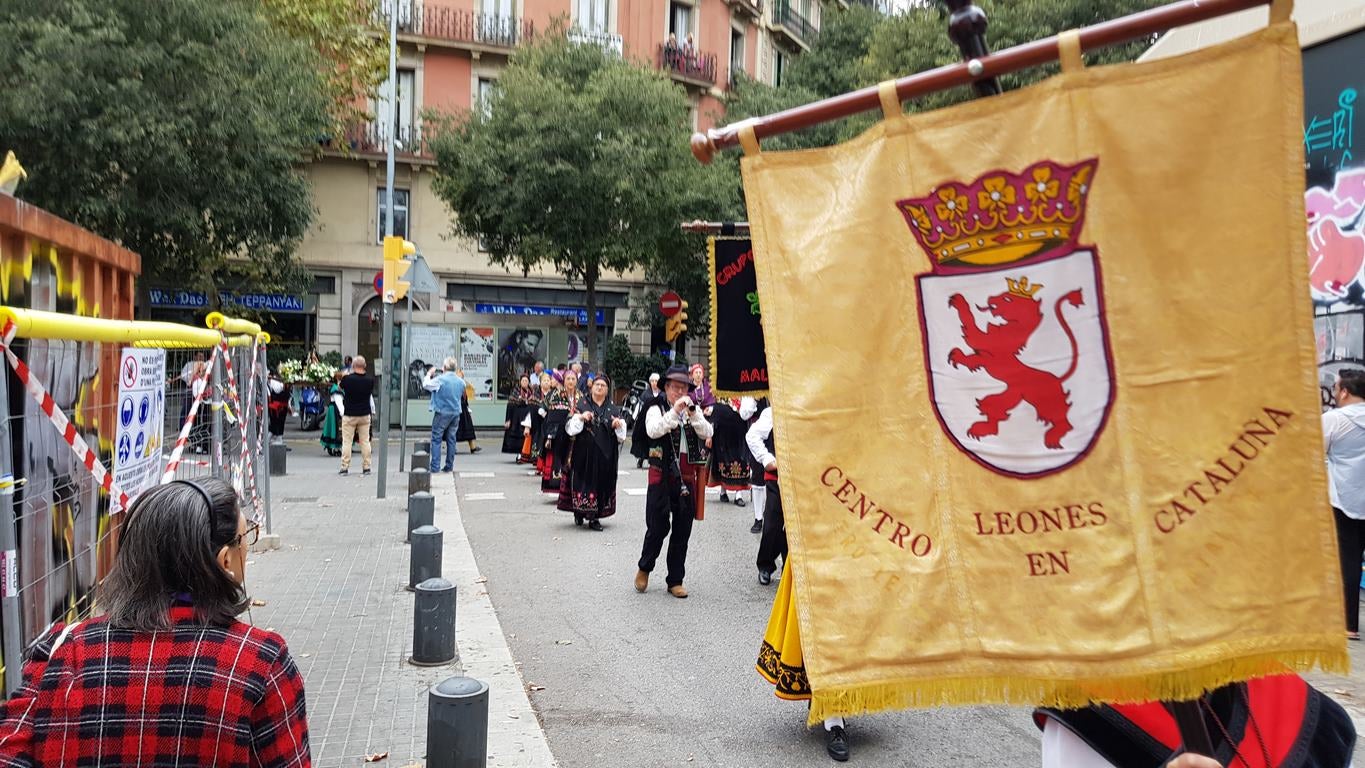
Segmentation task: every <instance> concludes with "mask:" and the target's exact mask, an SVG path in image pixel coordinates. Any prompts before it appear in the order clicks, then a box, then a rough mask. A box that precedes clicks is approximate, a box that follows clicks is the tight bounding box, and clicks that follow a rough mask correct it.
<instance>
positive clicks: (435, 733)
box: [427, 677, 488, 768]
mask: <svg viewBox="0 0 1365 768" xmlns="http://www.w3.org/2000/svg"><path fill="white" fill-rule="evenodd" d="M487 764H488V685H487V684H485V683H483V682H481V681H479V680H475V679H474V678H472V677H448V678H446V679H445V680H442V681H441V682H439V683H437V684H436V685H433V686H432V687H431V691H430V693H428V694H427V768H484V766H486V765H487Z"/></svg>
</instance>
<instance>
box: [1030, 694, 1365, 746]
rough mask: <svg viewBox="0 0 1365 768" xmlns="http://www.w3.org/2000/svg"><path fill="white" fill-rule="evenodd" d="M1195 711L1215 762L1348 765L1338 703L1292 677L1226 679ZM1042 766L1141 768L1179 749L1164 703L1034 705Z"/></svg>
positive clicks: (1352, 735)
mask: <svg viewBox="0 0 1365 768" xmlns="http://www.w3.org/2000/svg"><path fill="white" fill-rule="evenodd" d="M1200 711H1201V712H1202V714H1203V715H1204V722H1205V724H1206V726H1207V728H1208V732H1209V736H1210V739H1211V741H1212V743H1213V748H1214V755H1213V757H1215V758H1217V760H1218V762H1219V763H1220V764H1222V765H1227V766H1238V768H1328V767H1329V766H1331V767H1332V768H1336V766H1345V765H1349V764H1350V762H1351V755H1352V753H1353V752H1354V750H1355V740H1356V730H1355V725H1354V724H1353V723H1352V721H1351V717H1350V716H1349V715H1347V714H1346V711H1345V710H1344V709H1342V708H1341V706H1340V705H1339V704H1337V703H1336V702H1335V701H1332V700H1331V699H1330V698H1328V697H1327V696H1325V695H1323V694H1322V693H1320V692H1319V691H1317V690H1315V689H1314V688H1313V687H1312V686H1310V685H1308V683H1306V682H1304V680H1303V678H1301V677H1299V676H1298V675H1294V674H1284V675H1273V676H1270V677H1262V678H1257V679H1255V680H1250V681H1247V682H1244V683H1233V684H1232V685H1227V686H1224V687H1222V688H1218V689H1215V690H1214V691H1212V692H1210V693H1207V694H1205V695H1204V697H1203V698H1202V699H1201V700H1200ZM1033 719H1034V723H1035V724H1036V725H1037V726H1038V727H1039V728H1041V729H1042V731H1043V743H1042V758H1043V759H1042V764H1043V768H1140V767H1141V768H1146V766H1158V765H1165V764H1166V763H1167V762H1168V761H1170V760H1172V759H1174V758H1175V757H1176V755H1178V754H1180V752H1181V738H1180V729H1179V727H1178V726H1177V725H1176V722H1175V718H1174V717H1173V716H1172V715H1171V713H1170V711H1169V710H1168V709H1166V707H1165V705H1163V704H1161V703H1159V702H1148V703H1145V704H1123V705H1114V706H1107V705H1095V706H1090V707H1086V708H1085V709H1068V710H1056V709H1038V710H1035V711H1034V713H1033Z"/></svg>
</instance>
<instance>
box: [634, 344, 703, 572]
mask: <svg viewBox="0 0 1365 768" xmlns="http://www.w3.org/2000/svg"><path fill="white" fill-rule="evenodd" d="M670 381H677V382H682V383H685V384H687V385H688V387H689V389H691V388H692V383H691V379H690V378H689V377H688V376H687V372H686V370H685V369H684V368H683V367H682V366H674V367H672V368H669V369H668V372H667V374H665V375H664V386H665V389H666V388H667V386H668V382H670ZM685 413H687V414H688V415H687V416H679V415H678V412H677V411H676V410H675V409H674V408H673V407H672V406H671V405H670V404H669V402H668V398H667V396H665V397H662V398H659V399H658V400H656V401H655V402H654V404H653V405H651V406H650V407H649V408H647V409H646V410H645V433H646V434H647V435H648V436H649V490H648V491H647V492H646V494H645V541H644V546H643V548H642V549H641V551H640V562H639V564H638V565H639V571H638V572H637V573H636V574H635V588H636V589H637V590H638V591H640V592H643V591H645V589H647V588H648V587H649V573H650V571H653V570H654V564H655V562H656V561H657V560H658V558H659V552H660V550H662V549H663V544H664V539H665V538H667V539H668V556H667V563H668V576H667V578H666V579H665V583H666V584H667V585H668V592H669V594H671V595H673V596H674V597H687V590H686V589H684V588H683V585H682V584H683V577H684V576H685V575H686V561H687V543H688V539H689V538H691V536H692V521H693V520H694V519H695V520H700V519H701V518H702V516H703V510H704V509H705V507H704V505H705V503H706V497H705V493H704V491H705V489H706V479H705V474H704V473H705V470H706V465H707V461H708V458H709V456H708V453H707V449H706V439H707V438H709V437H711V435H712V432H711V424H710V423H709V422H707V420H706V417H705V416H703V415H702V412H701V408H699V407H698V408H695V409H693V410H691V411H690V412H685ZM684 419H685V420H684Z"/></svg>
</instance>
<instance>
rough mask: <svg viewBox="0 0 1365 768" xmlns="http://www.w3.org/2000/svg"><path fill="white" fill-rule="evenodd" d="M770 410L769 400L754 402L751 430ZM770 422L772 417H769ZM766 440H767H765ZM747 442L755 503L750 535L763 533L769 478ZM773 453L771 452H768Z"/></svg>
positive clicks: (770, 431)
mask: <svg viewBox="0 0 1365 768" xmlns="http://www.w3.org/2000/svg"><path fill="white" fill-rule="evenodd" d="M766 410H768V398H766V397H760V398H758V399H757V400H755V401H754V413H753V415H752V416H751V418H750V419H749V428H750V429H752V428H753V426H754V425H755V424H757V423H758V420H759V419H760V418H762V417H763V412H764V411H766ZM768 418H769V419H770V420H771V419H772V417H771V416H769V417H768ZM771 424H772V422H771V421H769V434H772V428H771ZM764 439H766V438H764ZM745 442H746V443H748V447H749V483H750V488H749V499H750V500H751V501H752V502H753V508H754V524H753V525H751V526H749V533H763V510H764V508H765V507H766V506H767V501H768V478H767V469H766V468H765V467H764V466H763V463H762V462H761V461H759V459H758V456H756V455H754V453H753V448H754V446H753V444H752V443H749V442H748V435H747V433H746V435H745ZM768 452H769V453H772V451H771V450H769V451H768Z"/></svg>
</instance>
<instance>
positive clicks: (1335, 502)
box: [1322, 368, 1365, 640]
mask: <svg viewBox="0 0 1365 768" xmlns="http://www.w3.org/2000/svg"><path fill="white" fill-rule="evenodd" d="M1332 395H1333V397H1334V398H1335V400H1336V404H1337V407H1336V408H1334V409H1332V410H1330V411H1328V412H1327V413H1324V414H1322V440H1323V446H1324V448H1325V449H1326V454H1327V479H1328V483H1327V486H1328V490H1329V493H1330V499H1331V503H1332V515H1333V516H1334V517H1335V518H1336V524H1337V552H1338V554H1339V555H1340V559H1341V580H1342V587H1343V589H1344V591H1345V598H1346V637H1348V638H1350V639H1351V640H1359V639H1360V580H1361V571H1360V567H1361V552H1362V550H1365V370H1360V369H1359V368H1347V369H1344V370H1342V371H1340V372H1339V373H1337V378H1336V382H1335V383H1334V384H1333V387H1332Z"/></svg>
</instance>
